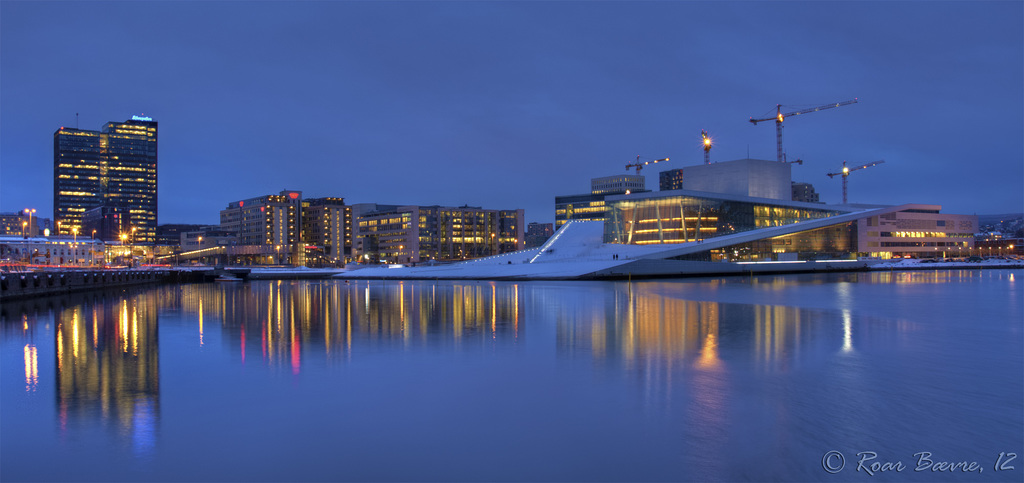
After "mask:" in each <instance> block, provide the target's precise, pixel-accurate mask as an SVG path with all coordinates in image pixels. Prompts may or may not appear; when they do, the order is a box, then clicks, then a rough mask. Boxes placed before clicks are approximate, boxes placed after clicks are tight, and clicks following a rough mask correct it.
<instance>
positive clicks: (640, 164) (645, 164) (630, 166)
mask: <svg viewBox="0 0 1024 483" xmlns="http://www.w3.org/2000/svg"><path fill="white" fill-rule="evenodd" d="M662 161H668V158H661V159H655V160H652V161H644V162H642V163H641V162H640V155H639V154H638V155H637V156H636V162H635V163H632V164H627V165H626V171H629V168H636V174H640V170H641V169H644V166H647V165H648V164H654V163H660V162H662Z"/></svg>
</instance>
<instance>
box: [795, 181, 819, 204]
mask: <svg viewBox="0 0 1024 483" xmlns="http://www.w3.org/2000/svg"><path fill="white" fill-rule="evenodd" d="M792 186H793V201H802V202H804V203H819V202H820V201H819V197H818V192H817V191H814V186H813V185H811V184H810V183H797V182H796V181H794V182H793V185H792Z"/></svg>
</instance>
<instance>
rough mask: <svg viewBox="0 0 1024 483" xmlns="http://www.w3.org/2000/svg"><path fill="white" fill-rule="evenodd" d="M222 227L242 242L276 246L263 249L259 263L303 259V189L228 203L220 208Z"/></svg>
mask: <svg viewBox="0 0 1024 483" xmlns="http://www.w3.org/2000/svg"><path fill="white" fill-rule="evenodd" d="M220 227H221V229H223V230H224V231H225V232H228V233H232V234H234V236H236V237H237V238H238V244H239V245H248V246H264V247H267V246H269V247H273V250H272V251H267V250H262V251H261V252H260V253H262V255H263V256H262V257H261V258H260V260H258V261H257V263H276V264H281V263H287V264H293V265H301V264H302V263H303V257H304V249H303V245H302V192H301V191H294V190H283V191H281V192H280V193H279V194H276V195H265V196H259V197H255V198H249V199H246V200H240V201H233V202H231V203H228V206H227V208H225V209H223V210H221V212H220ZM257 251H259V250H257ZM254 253H256V252H254Z"/></svg>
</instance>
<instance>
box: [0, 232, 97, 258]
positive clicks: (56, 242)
mask: <svg viewBox="0 0 1024 483" xmlns="http://www.w3.org/2000/svg"><path fill="white" fill-rule="evenodd" d="M104 246H105V245H104V243H103V242H102V241H101V240H98V239H91V238H87V237H75V236H48V237H44V236H35V237H28V238H25V237H22V236H19V235H0V260H2V261H3V262H5V263H22V264H33V265H80V266H93V265H102V264H103V262H104Z"/></svg>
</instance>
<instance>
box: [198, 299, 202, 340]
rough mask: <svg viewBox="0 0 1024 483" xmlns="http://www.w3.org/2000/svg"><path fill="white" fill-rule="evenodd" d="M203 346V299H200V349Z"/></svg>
mask: <svg viewBox="0 0 1024 483" xmlns="http://www.w3.org/2000/svg"><path fill="white" fill-rule="evenodd" d="M202 346H203V299H201V298H200V299H199V347H202Z"/></svg>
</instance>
